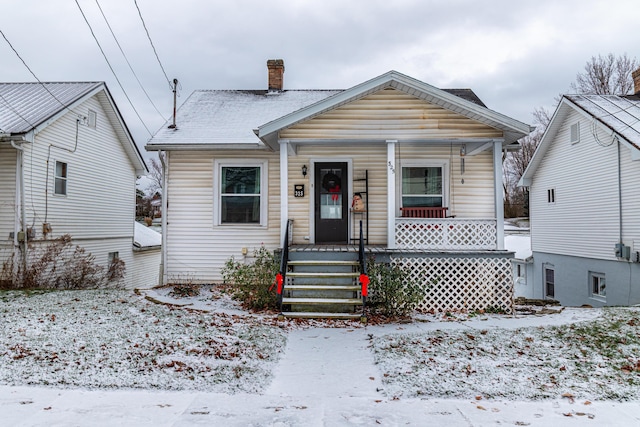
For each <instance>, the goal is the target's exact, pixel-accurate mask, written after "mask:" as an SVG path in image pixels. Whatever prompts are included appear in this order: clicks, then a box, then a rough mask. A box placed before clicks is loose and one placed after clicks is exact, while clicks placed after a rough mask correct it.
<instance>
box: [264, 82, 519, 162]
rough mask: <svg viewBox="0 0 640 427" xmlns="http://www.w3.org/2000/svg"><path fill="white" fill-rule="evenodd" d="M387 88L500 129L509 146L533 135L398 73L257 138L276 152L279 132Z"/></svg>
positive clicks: (274, 124) (275, 124) (269, 126)
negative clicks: (526, 136)
mask: <svg viewBox="0 0 640 427" xmlns="http://www.w3.org/2000/svg"><path fill="white" fill-rule="evenodd" d="M386 88H394V89H397V90H399V91H401V92H404V93H406V94H408V95H412V96H414V97H416V98H419V99H422V100H424V101H427V102H429V103H430V104H433V105H437V106H440V107H442V108H445V109H447V110H450V111H453V112H455V113H457V114H460V115H461V116H464V117H467V118H469V119H472V120H475V121H477V122H480V123H484V124H486V125H488V126H491V127H493V128H495V129H500V130H502V131H503V132H504V136H505V143H506V144H509V143H511V142H514V141H516V140H518V139H520V138H522V137H523V136H525V135H527V134H528V133H529V131H530V128H529V126H528V125H526V124H524V123H522V122H519V121H517V120H515V119H512V118H510V117H507V116H505V115H502V114H500V113H497V112H495V111H492V110H489V109H488V108H486V107H484V106H482V105H478V104H476V103H475V102H471V101H469V100H467V99H464V98H461V97H459V96H456V95H454V94H452V93H449V92H447V91H444V90H441V89H438V88H436V87H434V86H431V85H429V84H427V83H424V82H421V81H419V80H416V79H413V78H411V77H408V76H405V75H404V74H401V73H398V72H397V71H389V72H387V73H385V74H382V75H380V76H378V77H376V78H373V79H371V80H368V81H366V82H364V83H361V84H359V85H357V86H354V87H352V88H351V89H347V90H345V91H342V92H339V93H337V94H335V95H333V96H331V97H329V98H327V99H324V100H321V101H319V102H316V103H315V104H312V105H309V106H307V107H305V108H302V109H300V110H298V111H296V112H293V113H290V114H287V115H286V116H283V117H280V118H278V119H276V120H273V121H271V122H269V123H266V124H264V125H262V126H260V127H259V128H258V129H257V132H256V134H257V135H258V136H259V137H260V139H262V140H263V141H264V142H265V143H266V144H267V145H269V146H271V147H272V148H274V149H276V147H277V139H278V132H279V131H280V130H282V129H284V128H287V127H290V126H292V125H294V124H296V123H299V122H302V121H305V120H309V119H311V118H313V117H317V116H319V115H320V114H323V113H325V112H327V111H329V110H333V109H336V108H339V107H341V106H343V105H345V104H348V103H350V102H353V101H356V100H359V99H362V98H364V97H366V96H368V95H371V94H373V93H376V92H379V91H381V90H384V89H386Z"/></svg>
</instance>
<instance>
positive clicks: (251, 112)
mask: <svg viewBox="0 0 640 427" xmlns="http://www.w3.org/2000/svg"><path fill="white" fill-rule="evenodd" d="M267 66H268V71H269V79H268V83H269V87H268V89H267V90H199V91H195V92H194V93H193V94H191V96H190V97H189V98H188V99H187V100H186V101H185V103H184V104H183V105H182V106H181V107H180V109H179V110H178V113H177V117H176V126H173V125H171V126H167V127H165V128H163V129H161V130H160V131H159V132H158V133H157V134H156V135H155V136H154V137H153V138H152V139H151V141H150V142H149V143H148V144H147V146H146V149H147V150H150V151H162V152H164V154H165V162H164V167H165V170H164V172H165V185H163V203H164V206H163V209H162V211H163V215H162V220H163V239H164V240H163V264H164V271H163V279H164V281H170V280H176V279H179V278H180V277H190V278H191V279H193V280H196V281H201V282H216V281H220V280H221V268H222V267H223V265H224V263H225V261H227V260H228V259H229V258H230V257H231V256H233V257H235V258H236V259H243V258H245V257H247V256H250V255H251V253H252V251H253V250H254V249H255V248H257V247H260V246H261V245H265V246H266V247H267V248H269V249H277V248H282V247H283V246H284V237H285V235H286V234H287V233H286V230H287V224H290V225H291V227H292V228H290V229H289V233H288V235H289V236H290V240H289V242H288V243H289V244H290V245H291V248H290V252H296V251H297V252H298V254H299V253H300V252H304V251H309V253H310V252H312V251H316V252H317V251H324V252H326V253H328V252H331V251H334V252H335V253H337V252H340V251H342V252H348V251H349V250H351V247H352V246H353V245H354V244H356V243H357V241H358V237H359V223H360V221H362V223H363V235H364V240H365V243H366V248H367V251H369V253H375V254H377V255H379V256H386V257H387V258H389V259H391V261H392V262H395V263H399V264H402V265H405V266H406V267H407V268H408V269H409V270H410V271H412V272H413V274H416V275H418V276H419V280H420V281H421V285H422V286H423V287H424V288H425V302H424V304H423V305H422V306H421V308H423V309H427V310H428V309H443V308H446V307H456V308H462V309H476V308H486V307H488V306H493V305H495V306H505V309H506V310H509V309H510V304H511V298H512V292H513V283H512V281H511V273H510V271H511V263H510V258H511V257H512V256H513V254H512V253H510V252H508V251H506V250H505V249H504V231H503V206H502V205H503V196H502V181H501V177H502V153H503V150H505V149H511V148H512V147H513V143H514V142H515V141H516V140H518V139H519V138H521V137H523V136H524V135H526V134H528V132H529V130H530V128H529V126H528V125H526V124H524V123H521V122H519V121H517V120H514V119H512V118H510V117H507V116H505V115H502V114H500V113H497V112H495V111H493V110H490V109H488V108H487V107H486V106H485V105H484V104H483V103H482V101H480V99H478V97H477V96H476V95H475V94H474V93H473V92H472V91H471V90H469V89H457V90H456V89H452V90H441V89H438V88H435V87H433V86H430V85H428V84H426V83H424V82H421V81H419V80H416V79H413V78H411V77H408V76H406V75H403V74H401V73H398V72H396V71H390V72H388V73H385V74H383V75H380V76H378V77H375V78H373V79H371V80H368V81H365V82H363V83H361V84H358V85H356V86H354V87H352V88H350V89H347V90H284V88H283V84H282V81H283V73H284V63H283V62H282V61H281V60H270V61H268V63H267ZM354 196H358V197H359V198H360V199H362V205H360V206H362V208H358V207H356V205H355V204H353V205H352V200H353V199H354ZM427 294H428V295H427Z"/></svg>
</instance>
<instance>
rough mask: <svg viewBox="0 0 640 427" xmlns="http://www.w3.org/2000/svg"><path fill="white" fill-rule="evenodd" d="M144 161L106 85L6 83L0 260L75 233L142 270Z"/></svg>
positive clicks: (131, 281) (0, 91) (1, 103)
mask: <svg viewBox="0 0 640 427" xmlns="http://www.w3.org/2000/svg"><path fill="white" fill-rule="evenodd" d="M146 172H147V169H146V166H145V164H144V161H143V159H142V156H141V155H140V152H139V150H138V149H137V147H136V145H135V143H134V140H133V138H132V136H131V134H130V132H129V130H128V128H127V126H126V124H125V122H124V120H123V118H122V116H121V115H120V112H119V111H118V108H117V106H116V104H115V102H114V100H113V98H112V96H111V94H110V93H109V90H108V89H107V87H106V85H105V84H104V83H103V82H70V83H64V82H55V83H42V84H41V83H0V261H4V260H6V259H7V258H8V257H9V256H11V254H14V256H17V257H18V258H19V259H20V260H21V262H24V261H25V259H26V262H27V264H28V262H29V259H30V258H29V253H30V250H31V248H33V247H37V246H38V245H39V244H43V243H46V242H47V241H49V240H51V239H54V238H56V237H59V236H62V235H65V234H69V235H71V237H72V243H73V244H74V245H78V246H81V247H83V248H84V249H85V250H86V251H87V252H89V253H91V254H92V255H94V256H95V260H96V262H97V263H98V264H100V265H102V266H105V267H108V266H109V264H110V262H111V261H112V260H113V259H115V258H117V259H121V260H123V261H124V262H125V267H126V271H127V274H126V278H125V283H126V285H127V286H129V287H136V286H138V285H139V284H141V285H148V283H149V280H148V279H146V278H143V277H140V275H139V274H138V272H136V261H135V258H134V215H135V203H136V190H135V183H136V178H137V176H139V175H141V174H144V173H146Z"/></svg>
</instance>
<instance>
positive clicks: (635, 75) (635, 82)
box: [631, 68, 640, 96]
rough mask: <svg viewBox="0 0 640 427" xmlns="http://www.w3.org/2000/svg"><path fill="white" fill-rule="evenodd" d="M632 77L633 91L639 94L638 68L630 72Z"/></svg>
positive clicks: (639, 74)
mask: <svg viewBox="0 0 640 427" xmlns="http://www.w3.org/2000/svg"><path fill="white" fill-rule="evenodd" d="M631 77H633V93H634V94H636V95H638V96H640V68H638V69H637V70H635V71H634V72H633V73H631Z"/></svg>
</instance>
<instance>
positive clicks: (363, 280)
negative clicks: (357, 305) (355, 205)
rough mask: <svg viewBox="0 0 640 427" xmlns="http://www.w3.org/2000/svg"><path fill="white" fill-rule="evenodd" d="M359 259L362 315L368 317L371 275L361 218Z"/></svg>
mask: <svg viewBox="0 0 640 427" xmlns="http://www.w3.org/2000/svg"><path fill="white" fill-rule="evenodd" d="M358 261H359V263H360V286H361V288H360V289H361V295H362V317H366V311H365V310H366V306H367V296H368V295H369V288H368V287H369V276H368V275H367V260H366V259H365V254H364V235H363V232H362V220H360V242H359V244H358Z"/></svg>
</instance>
